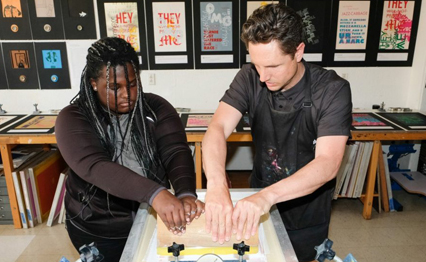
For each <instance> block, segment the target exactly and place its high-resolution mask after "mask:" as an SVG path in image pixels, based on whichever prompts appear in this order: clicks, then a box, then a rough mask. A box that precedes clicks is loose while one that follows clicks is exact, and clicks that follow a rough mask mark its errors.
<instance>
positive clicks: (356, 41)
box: [336, 1, 370, 50]
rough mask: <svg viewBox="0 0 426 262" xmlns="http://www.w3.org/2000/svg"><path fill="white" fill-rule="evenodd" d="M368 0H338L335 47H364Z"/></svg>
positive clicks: (368, 10) (365, 43) (368, 9)
mask: <svg viewBox="0 0 426 262" xmlns="http://www.w3.org/2000/svg"><path fill="white" fill-rule="evenodd" d="M369 14H370V1H340V2H339V16H338V20H337V21H338V25H337V26H338V27H337V37H336V49H352V50H354V49H365V48H366V45H367V31H368V17H369Z"/></svg>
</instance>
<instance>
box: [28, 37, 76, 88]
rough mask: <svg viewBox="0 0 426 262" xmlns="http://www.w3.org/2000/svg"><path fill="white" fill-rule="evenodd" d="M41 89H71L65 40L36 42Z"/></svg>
mask: <svg viewBox="0 0 426 262" xmlns="http://www.w3.org/2000/svg"><path fill="white" fill-rule="evenodd" d="M34 45H35V50H36V57H37V65H38V66H37V71H38V76H39V79H40V86H41V89H70V88H71V82H70V73H69V67H68V57H67V47H66V44H65V42H53V43H42V42H36V43H34Z"/></svg>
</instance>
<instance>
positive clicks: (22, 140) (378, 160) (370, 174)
mask: <svg viewBox="0 0 426 262" xmlns="http://www.w3.org/2000/svg"><path fill="white" fill-rule="evenodd" d="M351 133H352V138H351V140H353V141H373V142H374V143H373V149H372V154H371V158H370V164H369V167H368V171H367V175H366V181H365V183H366V190H365V192H364V193H363V194H362V195H361V198H360V199H361V201H362V202H363V204H364V208H363V212H362V216H363V217H364V218H365V219H371V211H372V207H373V198H374V197H377V196H378V194H376V193H375V192H374V187H375V185H376V172H377V167H378V165H383V157H382V153H381V147H382V143H381V141H385V140H393V141H396V140H426V130H409V131H404V130H392V131H391V130H390V131H351ZM186 135H187V139H188V142H193V143H194V144H195V170H196V185H197V188H201V187H202V162H201V141H202V140H203V137H204V132H187V133H186ZM227 141H228V142H230V143H238V142H250V141H252V137H251V134H250V133H249V132H234V133H232V134H231V136H230V137H229V138H228V140H227ZM18 144H44V145H46V146H49V145H50V144H56V137H55V135H54V134H13V135H12V134H8V135H0V152H1V156H2V160H3V163H4V172H5V178H6V185H7V189H8V194H9V198H10V207H11V210H12V217H13V222H14V227H15V228H22V225H21V220H20V217H19V209H18V204H17V200H16V195H15V188H14V186H13V180H12V171H13V165H12V156H11V150H12V148H13V147H14V146H15V145H18ZM380 170H383V168H381V169H380ZM380 176H381V177H382V178H383V179H381V185H379V186H380V187H381V188H382V190H381V192H382V202H383V207H384V210H385V211H388V210H389V201H388V200H387V195H386V194H385V192H386V190H383V189H385V188H386V184H385V183H386V180H385V179H384V173H383V172H381V173H380Z"/></svg>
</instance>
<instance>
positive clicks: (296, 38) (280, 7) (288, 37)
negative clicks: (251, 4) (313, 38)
mask: <svg viewBox="0 0 426 262" xmlns="http://www.w3.org/2000/svg"><path fill="white" fill-rule="evenodd" d="M241 40H242V41H243V42H244V43H245V45H246V48H247V50H248V46H249V43H253V44H258V43H262V44H266V43H270V42H271V41H274V40H276V41H277V42H278V43H279V44H280V47H281V50H282V51H283V52H284V53H285V54H290V55H293V56H294V54H295V53H296V51H297V47H298V46H299V44H300V43H301V42H302V41H303V22H302V18H301V17H300V16H299V15H298V14H297V13H296V12H295V11H294V10H293V9H291V8H290V7H288V6H286V5H285V4H283V3H278V4H268V5H265V6H262V7H259V8H258V9H256V10H255V11H254V12H253V14H252V15H251V16H250V17H249V18H248V19H247V21H246V22H245V23H244V24H243V27H242V33H241Z"/></svg>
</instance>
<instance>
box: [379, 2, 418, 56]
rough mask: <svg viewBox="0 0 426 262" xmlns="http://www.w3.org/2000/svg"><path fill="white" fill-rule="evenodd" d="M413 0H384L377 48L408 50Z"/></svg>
mask: <svg viewBox="0 0 426 262" xmlns="http://www.w3.org/2000/svg"><path fill="white" fill-rule="evenodd" d="M414 4H415V2H414V1H385V2H384V6H383V17H382V26H381V30H380V42H379V49H381V50H383V49H397V50H408V48H409V46H410V42H411V29H412V25H413V14H414Z"/></svg>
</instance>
